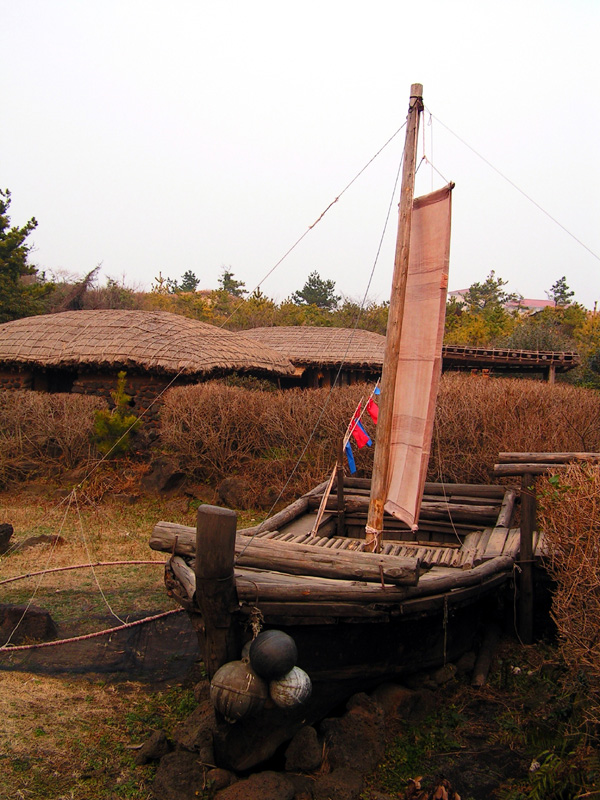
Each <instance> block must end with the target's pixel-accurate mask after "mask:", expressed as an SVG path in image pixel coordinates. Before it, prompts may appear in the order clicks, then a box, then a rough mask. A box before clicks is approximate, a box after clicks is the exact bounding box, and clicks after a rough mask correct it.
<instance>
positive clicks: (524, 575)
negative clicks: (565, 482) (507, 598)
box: [519, 473, 536, 644]
mask: <svg viewBox="0 0 600 800" xmlns="http://www.w3.org/2000/svg"><path fill="white" fill-rule="evenodd" d="M535 517H536V499H535V476H534V475H532V474H530V473H525V474H524V475H523V476H522V478H521V544H520V553H519V567H520V568H521V573H520V576H519V577H520V579H519V586H520V590H521V591H520V599H519V635H520V637H521V640H522V642H523V644H531V643H532V642H533V532H534V530H535Z"/></svg>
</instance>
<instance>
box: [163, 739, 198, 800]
mask: <svg viewBox="0 0 600 800" xmlns="http://www.w3.org/2000/svg"><path fill="white" fill-rule="evenodd" d="M204 782H205V768H204V767H203V766H202V762H201V761H200V757H199V755H198V754H197V753H190V752H188V751H187V750H175V752H173V753H169V754H168V755H166V756H164V758H161V760H160V763H159V765H158V769H157V771H156V777H155V778H154V783H153V784H152V791H153V792H154V795H155V797H156V799H157V800H198V797H202V792H203V790H204V788H205V786H204Z"/></svg>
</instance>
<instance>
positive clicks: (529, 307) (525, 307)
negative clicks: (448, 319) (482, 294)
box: [448, 289, 554, 315]
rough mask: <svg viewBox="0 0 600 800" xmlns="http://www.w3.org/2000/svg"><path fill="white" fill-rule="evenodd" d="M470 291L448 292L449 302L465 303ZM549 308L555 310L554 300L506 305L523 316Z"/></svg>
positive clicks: (522, 299) (525, 301) (509, 302)
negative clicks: (452, 300)
mask: <svg viewBox="0 0 600 800" xmlns="http://www.w3.org/2000/svg"><path fill="white" fill-rule="evenodd" d="M468 291H469V290H468V289H456V290H455V291H454V292H448V300H451V299H454V300H456V302H457V303H464V302H465V295H466V294H467V292H468ZM548 307H551V308H554V300H529V299H527V298H525V297H521V298H518V299H517V300H509V301H508V302H507V303H504V308H505V309H506V310H507V311H516V312H517V313H519V314H523V315H530V314H537V313H538V312H539V311H542V310H543V309H544V308H548Z"/></svg>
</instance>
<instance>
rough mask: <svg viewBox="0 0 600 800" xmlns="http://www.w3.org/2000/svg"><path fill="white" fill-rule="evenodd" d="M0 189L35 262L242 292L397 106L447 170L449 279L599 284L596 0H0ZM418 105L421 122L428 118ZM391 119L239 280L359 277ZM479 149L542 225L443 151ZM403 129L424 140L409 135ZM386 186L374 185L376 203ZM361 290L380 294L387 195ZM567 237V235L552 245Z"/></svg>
mask: <svg viewBox="0 0 600 800" xmlns="http://www.w3.org/2000/svg"><path fill="white" fill-rule="evenodd" d="M0 8H1V9H2V13H1V17H0V44H1V47H2V55H3V70H2V79H1V84H2V93H1V98H2V99H1V106H0V108H1V112H2V124H1V125H0V159H1V161H0V186H2V188H9V189H10V190H11V191H12V194H13V202H12V207H11V217H12V222H13V224H17V225H22V224H24V223H25V222H26V221H27V220H28V219H29V218H30V217H32V216H35V217H36V218H37V220H38V223H39V225H38V228H37V230H36V231H35V232H34V234H33V235H32V237H31V239H32V240H33V242H34V244H35V252H34V253H33V256H32V261H33V262H34V263H35V264H36V265H37V266H38V267H39V268H40V269H44V270H46V272H47V274H68V275H74V274H75V275H83V274H85V273H86V272H88V271H89V270H90V269H92V268H93V267H94V266H96V265H97V264H99V263H101V264H102V275H103V276H104V277H106V276H110V277H112V278H114V279H115V280H118V281H121V280H124V282H125V283H126V284H127V285H128V286H131V287H134V288H139V289H149V288H150V286H151V284H152V283H153V281H154V279H155V278H156V277H157V276H158V274H159V273H162V275H163V276H168V277H171V278H175V279H178V278H180V277H181V276H182V275H183V273H184V272H185V271H186V270H191V271H192V272H194V273H195V274H196V276H197V277H199V278H200V286H199V288H200V289H212V288H216V287H217V284H218V280H219V277H220V275H221V273H222V270H223V268H224V267H227V268H229V269H231V271H232V272H233V273H234V275H235V277H236V278H237V279H238V280H242V281H244V282H245V284H246V288H247V289H250V290H251V289H253V288H254V287H255V286H256V285H257V284H259V283H260V282H261V281H263V278H264V276H265V275H266V274H267V273H268V272H269V271H270V270H271V268H272V267H273V266H274V265H275V264H276V263H277V261H278V260H279V259H280V258H281V256H282V255H283V254H284V253H285V252H286V251H287V250H288V248H289V247H290V246H291V245H292V244H293V243H294V242H295V241H296V240H297V239H298V237H299V236H301V235H302V234H303V233H304V232H305V231H306V230H307V228H308V227H309V226H310V225H311V224H312V223H313V222H314V221H315V220H316V219H317V218H318V217H319V215H320V214H321V212H322V211H323V210H324V209H325V208H326V207H327V206H328V205H329V203H330V202H331V201H332V200H333V199H334V198H335V197H336V196H337V195H338V194H339V193H340V191H341V190H342V189H343V188H344V187H345V186H346V184H347V183H348V182H349V181H350V180H351V179H352V178H353V177H354V176H355V175H356V174H357V173H358V172H359V170H360V169H361V168H362V167H363V166H364V165H365V164H366V163H367V161H368V160H369V159H370V158H371V157H372V156H373V155H374V154H375V153H376V152H377V151H378V150H379V148H380V147H381V146H382V145H383V144H384V143H385V142H386V141H387V140H388V138H389V137H390V136H391V135H392V134H393V133H394V132H395V131H396V130H397V129H398V128H399V127H400V126H401V125H402V124H403V122H404V120H405V117H406V109H407V106H408V97H409V93H410V85H411V83H415V82H420V83H422V84H423V85H424V100H425V105H426V108H427V112H426V114H425V115H424V118H423V122H424V123H425V124H424V125H423V128H422V129H423V130H424V137H423V135H422V136H421V140H422V147H424V151H425V155H426V156H427V159H428V160H429V161H430V162H432V163H433V165H434V166H435V168H436V169H437V170H438V171H439V173H441V175H442V176H443V178H442V177H439V176H438V175H437V174H436V173H435V172H434V171H433V170H432V168H431V167H430V166H429V164H427V163H423V164H422V166H421V168H420V170H419V173H418V186H417V189H418V193H421V194H422V193H425V192H427V191H430V190H431V188H432V187H433V188H438V187H439V186H441V185H443V184H444V183H445V182H446V181H448V180H452V181H454V182H455V183H456V189H455V190H454V194H453V233H452V248H451V263H450V289H451V290H452V289H461V288H466V287H468V286H469V285H471V284H472V283H473V282H474V281H482V280H485V278H486V276H487V275H488V273H489V272H490V270H492V269H493V270H495V271H496V275H497V276H500V277H502V278H504V279H506V280H508V282H509V283H508V286H507V288H508V289H509V290H510V291H515V292H518V293H520V294H521V295H523V296H524V297H526V298H545V297H546V291H548V290H549V289H550V287H551V286H552V284H553V283H555V281H556V280H558V279H559V278H561V277H562V276H563V275H564V276H566V279H567V283H568V285H569V286H570V288H571V289H573V290H574V291H575V299H576V300H578V301H579V302H581V303H583V304H584V305H586V306H587V307H589V308H592V307H593V304H594V302H595V301H596V300H600V261H599V260H598V255H599V254H600V225H599V220H600V213H599V212H600V200H599V192H598V186H599V184H600V155H599V146H598V142H599V140H600V87H599V75H600V66H599V61H598V37H599V34H600V2H599V1H598V0H569V1H568V2H567V0H562V1H561V2H556V1H555V0H543V2H536V1H535V0H520V1H519V2H514V1H513V0H504V1H503V2H486V3H483V2H480V0H478V1H477V2H468V1H467V0H454V2H447V0H442V1H440V2H436V1H435V0H434V1H432V0H429V2H428V1H427V0H421V2H411V3H406V2H402V0H389V1H386V2H383V1H382V0H370V2H368V3H367V2H361V3H358V2H352V1H351V0H345V1H344V2H341V0H320V1H319V2H315V0H304V2H301V3H293V2H289V1H288V2H285V1H284V0H277V2H270V1H269V2H267V1H266V0H254V2H247V1H246V2H242V1H241V0H219V1H218V2H217V0H213V1H211V2H208V1H207V0H195V2H192V0H171V1H170V2H169V3H166V2H164V1H163V2H158V0H138V1H137V2H136V1H135V0H102V2H91V0H2V1H1V2H0ZM431 115H433V118H432V117H431ZM403 134H404V132H402V133H401V134H399V135H398V136H397V137H396V138H395V139H394V141H393V142H392V144H390V145H389V146H388V147H387V148H386V149H385V150H384V152H383V153H382V154H381V155H380V156H379V157H378V158H377V159H376V160H375V162H374V164H373V165H372V167H371V168H370V169H369V170H368V171H367V172H366V173H365V174H364V175H362V176H361V177H360V178H359V179H358V180H357V181H356V183H355V184H354V185H353V186H352V187H351V189H349V190H348V192H347V193H345V194H344V196H343V198H341V199H340V201H339V202H338V203H337V204H336V205H335V206H334V207H333V208H332V209H331V210H330V211H329V212H328V213H327V215H326V216H325V218H324V219H323V221H322V222H321V223H320V224H319V225H318V226H317V227H316V228H315V229H314V230H313V231H311V233H310V234H309V235H308V236H307V237H306V238H305V239H304V240H303V242H302V243H301V245H300V246H299V247H298V248H296V250H295V251H294V253H293V255H292V256H291V257H289V258H288V259H286V260H285V261H284V262H283V264H282V265H281V266H280V267H278V268H277V270H275V271H274V272H273V274H272V275H271V276H270V277H269V278H268V279H267V280H266V281H264V283H262V287H261V288H262V290H263V291H264V292H265V294H267V295H269V296H270V297H273V298H275V299H276V300H278V301H280V300H283V299H284V298H285V297H287V296H288V295H289V294H290V293H291V292H293V291H294V290H296V289H300V288H301V287H302V286H303V285H304V282H305V280H306V278H307V276H308V275H309V273H310V272H312V271H314V270H316V271H318V272H319V274H320V275H321V276H322V277H323V278H330V279H333V280H334V281H335V282H336V290H337V291H338V293H340V294H343V295H344V296H346V297H349V298H351V299H359V298H361V297H362V295H363V294H364V293H365V290H366V287H367V281H368V279H369V275H370V273H371V269H372V266H373V263H374V260H375V256H376V252H377V248H378V244H379V239H380V236H381V231H382V229H383V225H384V221H385V216H386V213H387V208H388V206H389V204H390V198H391V193H392V190H393V183H394V179H395V175H396V171H397V167H398V162H399V158H400V154H401V150H402V147H403V138H404V136H403ZM457 137H460V139H462V140H464V141H465V142H466V143H467V144H468V145H470V147H471V148H473V149H474V150H475V151H476V152H477V153H479V154H480V155H481V156H483V157H484V158H485V159H486V160H487V161H489V162H490V163H491V164H492V165H493V166H494V167H495V168H496V169H497V170H499V171H500V172H501V173H503V174H504V175H505V176H506V177H507V178H509V179H510V181H512V182H513V183H514V184H515V185H516V186H517V187H519V189H521V191H522V192H524V193H525V194H527V195H529V196H530V197H531V198H532V199H533V200H534V201H535V203H537V204H538V206H541V208H542V209H543V210H544V211H545V212H546V213H547V214H548V215H550V216H551V217H553V218H554V219H555V220H557V221H558V223H560V225H562V226H564V228H565V229H566V231H568V232H566V231H565V230H563V229H562V228H561V227H559V225H558V224H556V223H555V222H553V221H552V220H551V219H549V218H548V216H546V214H544V213H543V212H542V211H541V210H540V209H539V208H538V207H536V206H535V205H534V204H533V203H531V202H530V201H529V200H527V199H525V197H524V196H523V195H522V194H520V193H519V192H518V191H517V190H516V189H515V188H513V186H511V185H510V184H509V183H507V182H506V181H505V180H504V179H503V178H502V177H500V176H499V175H498V173H497V172H495V171H494V170H493V169H492V168H491V167H490V166H488V165H487V164H486V163H485V162H484V161H483V160H481V159H480V158H479V156H478V155H476V154H475V153H474V152H473V150H471V149H469V148H468V147H467V146H466V145H465V144H463V143H462V142H461V141H460V140H459V138H457ZM423 140H424V143H423ZM395 203H396V200H395V201H394V205H395ZM393 216H394V219H393V223H392V224H391V225H390V227H389V230H388V234H387V236H386V239H385V242H384V246H383V249H382V255H381V257H380V262H379V264H378V266H377V269H376V272H375V276H374V278H373V282H372V285H371V288H370V290H369V297H370V298H371V299H372V300H375V301H377V302H380V301H382V300H384V299H387V295H388V292H389V286H390V282H391V270H392V259H393V240H394V237H395V224H396V211H395V208H394V215H393ZM573 237H576V238H577V239H578V240H580V242H582V243H583V244H584V245H585V246H586V247H587V248H589V250H591V251H592V252H591V253H590V252H589V251H588V250H586V249H585V247H583V246H582V244H580V243H578V242H577V241H575V239H574V238H573Z"/></svg>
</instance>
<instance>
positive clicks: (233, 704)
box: [210, 630, 312, 722]
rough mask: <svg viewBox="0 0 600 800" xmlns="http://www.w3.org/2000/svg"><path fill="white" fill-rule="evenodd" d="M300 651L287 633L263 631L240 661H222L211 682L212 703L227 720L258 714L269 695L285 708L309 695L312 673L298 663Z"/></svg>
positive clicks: (301, 702) (289, 707)
mask: <svg viewBox="0 0 600 800" xmlns="http://www.w3.org/2000/svg"><path fill="white" fill-rule="evenodd" d="M297 657H298V650H297V648H296V643H295V642H294V640H293V639H292V637H291V636H289V635H288V634H287V633H284V632H283V631H277V630H269V631H263V632H262V633H259V634H258V636H257V637H256V638H255V639H253V640H252V642H249V643H248V644H247V645H246V646H245V647H244V650H243V652H242V659H241V660H240V661H230V662H228V663H227V664H223V666H222V667H220V669H218V670H217V672H216V673H215V674H214V676H213V679H212V682H211V685H210V696H211V700H212V702H213V705H214V706H215V708H216V709H217V711H219V712H220V713H221V714H222V715H223V716H224V717H225V719H226V720H227V721H228V722H237V721H238V720H240V719H243V718H244V717H246V716H249V715H251V714H256V713H258V712H259V711H260V710H261V709H262V708H263V706H264V704H265V703H266V701H267V698H268V697H269V696H270V697H271V699H272V700H273V702H274V703H275V704H276V705H277V706H279V707H280V708H283V709H291V708H295V707H296V706H299V705H302V704H303V703H305V702H306V701H307V700H308V698H309V697H310V694H311V691H312V684H311V681H310V678H309V676H308V675H307V674H306V672H304V670H302V669H300V667H297V666H295V663H296V658H297Z"/></svg>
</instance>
